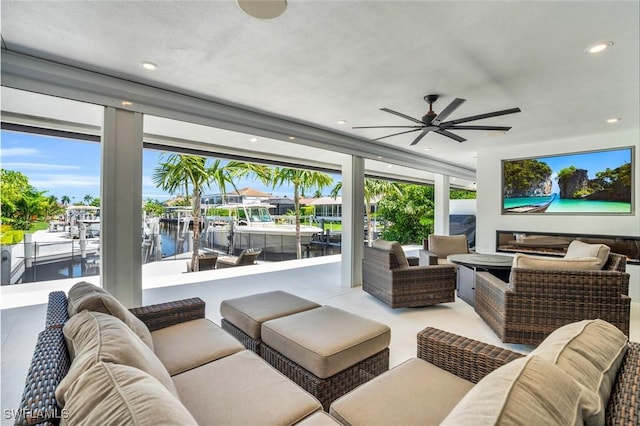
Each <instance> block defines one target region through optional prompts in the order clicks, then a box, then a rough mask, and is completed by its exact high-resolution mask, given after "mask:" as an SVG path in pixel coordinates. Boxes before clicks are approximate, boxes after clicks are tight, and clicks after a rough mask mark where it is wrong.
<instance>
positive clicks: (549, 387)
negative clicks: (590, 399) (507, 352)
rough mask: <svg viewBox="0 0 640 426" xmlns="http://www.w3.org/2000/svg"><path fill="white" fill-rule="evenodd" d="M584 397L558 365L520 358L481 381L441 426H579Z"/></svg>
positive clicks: (581, 420) (533, 358)
mask: <svg viewBox="0 0 640 426" xmlns="http://www.w3.org/2000/svg"><path fill="white" fill-rule="evenodd" d="M581 395H582V390H581V388H580V386H579V385H578V384H577V383H576V382H575V381H574V380H573V379H572V378H571V377H569V375H567V374H566V373H564V372H563V371H562V370H561V369H560V368H558V367H557V366H555V365H553V364H552V363H549V362H544V361H542V360H541V359H539V358H537V357H525V358H520V359H517V360H514V361H511V362H510V363H508V364H506V365H504V366H502V367H500V368H498V369H497V370H495V371H493V372H492V373H490V374H489V375H487V376H485V377H484V378H483V379H482V380H480V381H479V382H478V384H476V385H475V386H474V387H473V388H472V389H471V390H470V391H469V393H467V394H466V395H465V396H464V397H463V398H462V400H461V401H460V402H459V403H458V405H456V406H455V407H454V409H453V410H452V411H451V413H449V415H448V416H447V417H446V418H445V419H444V420H443V421H442V423H441V424H442V425H443V426H467V425H468V426H472V425H473V426H477V425H566V426H569V425H575V426H578V425H582V424H583V417H582V397H581Z"/></svg>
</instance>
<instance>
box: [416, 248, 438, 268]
mask: <svg viewBox="0 0 640 426" xmlns="http://www.w3.org/2000/svg"><path fill="white" fill-rule="evenodd" d="M418 253H419V256H420V262H421V263H422V264H424V265H437V264H438V256H437V255H436V254H435V253H433V252H430V251H429V250H420V251H419V252H418Z"/></svg>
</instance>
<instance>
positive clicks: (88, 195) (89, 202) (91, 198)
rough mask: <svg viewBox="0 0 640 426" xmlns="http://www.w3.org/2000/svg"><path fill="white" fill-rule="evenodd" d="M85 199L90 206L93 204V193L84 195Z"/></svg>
mask: <svg viewBox="0 0 640 426" xmlns="http://www.w3.org/2000/svg"><path fill="white" fill-rule="evenodd" d="M83 200H84V202H85V203H86V204H87V205H88V206H89V205H91V201H93V197H92V196H91V194H87V195H85V196H84V198H83Z"/></svg>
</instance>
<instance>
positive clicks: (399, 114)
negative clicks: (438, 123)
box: [380, 108, 424, 124]
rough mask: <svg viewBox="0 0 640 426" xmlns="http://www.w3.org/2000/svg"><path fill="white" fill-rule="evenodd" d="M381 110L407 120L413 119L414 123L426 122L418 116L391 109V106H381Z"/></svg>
mask: <svg viewBox="0 0 640 426" xmlns="http://www.w3.org/2000/svg"><path fill="white" fill-rule="evenodd" d="M380 111H384V112H388V113H389V114H393V115H397V116H398V117H402V118H406V119H407V120H411V121H413V122H414V123H418V124H424V123H423V122H422V121H420V120H418V119H417V118H413V117H409V116H408V115H406V114H403V113H401V112H398V111H394V110H392V109H389V108H380Z"/></svg>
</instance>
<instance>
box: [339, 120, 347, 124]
mask: <svg viewBox="0 0 640 426" xmlns="http://www.w3.org/2000/svg"><path fill="white" fill-rule="evenodd" d="M338 124H347V120H338Z"/></svg>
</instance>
